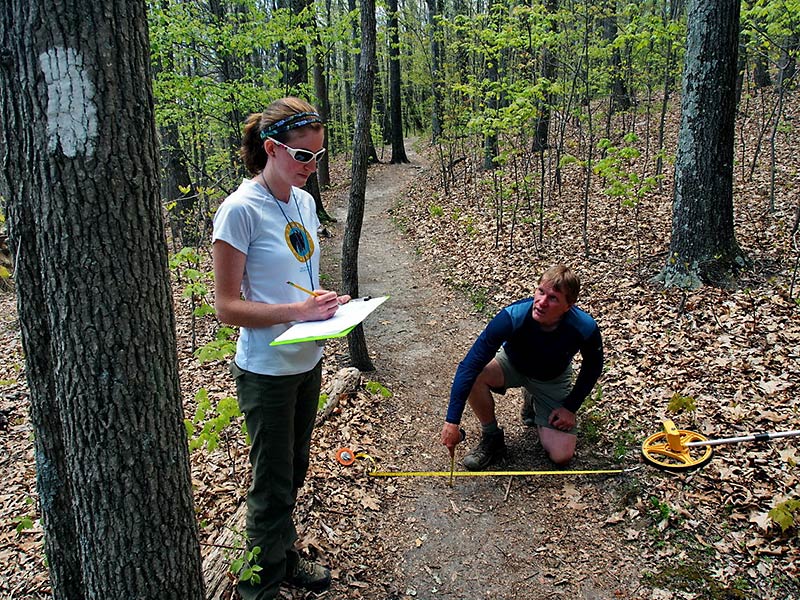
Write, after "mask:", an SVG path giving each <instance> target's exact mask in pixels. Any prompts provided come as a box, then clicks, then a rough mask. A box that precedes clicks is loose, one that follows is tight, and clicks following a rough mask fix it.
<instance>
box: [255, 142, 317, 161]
mask: <svg viewBox="0 0 800 600" xmlns="http://www.w3.org/2000/svg"><path fill="white" fill-rule="evenodd" d="M267 139H268V140H272V141H273V142H274V143H276V144H278V146H283V147H284V148H286V151H287V152H288V153H289V156H291V157H292V158H293V159H295V160H296V161H297V162H300V163H308V162H311V161H312V160H319V159H320V158H321V157H322V155H323V154H325V148H323V149H322V150H319V151H317V152H312V151H311V150H305V149H303V148H299V149H298V148H292V147H291V146H287V145H286V144H284V143H283V142H279V141H278V140H276V139H275V138H273V137H268V138H267Z"/></svg>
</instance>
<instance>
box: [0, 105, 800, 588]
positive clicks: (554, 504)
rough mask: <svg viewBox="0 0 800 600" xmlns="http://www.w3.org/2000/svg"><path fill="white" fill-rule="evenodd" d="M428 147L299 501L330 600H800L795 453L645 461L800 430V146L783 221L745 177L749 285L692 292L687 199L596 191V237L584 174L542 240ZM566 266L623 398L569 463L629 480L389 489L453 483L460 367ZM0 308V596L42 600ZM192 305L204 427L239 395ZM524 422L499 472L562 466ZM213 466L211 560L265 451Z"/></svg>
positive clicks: (243, 450) (14, 326)
mask: <svg viewBox="0 0 800 600" xmlns="http://www.w3.org/2000/svg"><path fill="white" fill-rule="evenodd" d="M793 114H794V115H796V116H797V115H798V111H797V110H796V107H795V110H794V113H793ZM406 150H407V152H408V153H409V156H410V159H411V163H410V164H402V165H389V164H380V165H375V166H372V167H370V170H369V177H368V186H367V200H366V208H365V216H364V224H363V229H362V234H361V245H360V252H359V282H360V290H359V291H360V293H361V294H362V295H367V294H369V295H372V296H379V295H388V296H390V298H389V300H388V301H387V302H386V303H385V304H384V305H383V306H381V307H380V308H379V309H378V310H377V311H376V312H375V313H373V314H372V315H370V317H368V319H367V321H366V322H365V328H364V329H365V334H366V340H367V345H368V348H369V350H370V355H371V357H372V360H373V363H374V366H375V370H374V371H372V372H368V373H363V374H362V381H361V385H360V386H359V388H358V390H357V391H356V392H355V393H354V394H352V395H351V396H349V397H346V398H343V399H342V401H341V403H340V406H339V407H338V408H337V409H336V410H335V411H334V413H333V414H332V415H331V416H330V417H328V418H327V419H326V420H325V421H324V422H323V423H322V424H321V425H320V426H319V427H318V428H317V429H316V431H315V434H314V440H313V448H312V464H311V469H310V472H309V476H308V479H307V482H306V486H305V487H304V489H303V491H302V492H301V496H300V498H299V502H298V509H297V520H298V523H299V528H300V536H301V537H300V543H301V545H302V546H303V547H304V548H305V549H306V550H307V551H308V552H309V553H310V554H311V555H313V556H316V557H318V559H319V560H321V561H322V562H324V563H326V564H328V565H330V566H331V567H332V568H333V574H334V581H333V584H332V586H331V589H330V590H329V591H327V592H325V593H323V594H319V595H317V596H316V597H318V598H329V599H332V600H350V599H365V600H411V599H434V598H436V599H442V600H479V599H483V598H492V599H497V600H512V599H519V600H523V599H524V600H537V599H545V598H547V599H550V598H582V599H612V598H622V599H643V600H645V599H659V600H662V599H663V600H667V599H676V600H677V599H694V598H709V599H711V598H714V599H721V598H763V599H789V598H798V597H800V584H798V581H799V580H800V541H798V535H797V533H798V529H797V527H798V524H797V522H795V524H794V525H793V526H788V527H787V529H786V530H785V531H783V530H782V528H781V527H780V526H778V524H777V523H776V522H774V521H773V520H772V519H770V518H769V517H768V511H770V510H771V509H773V508H774V507H776V506H779V505H781V503H782V502H784V501H785V500H787V499H790V498H795V499H797V498H800V477H798V475H799V474H798V467H797V464H798V462H800V459H799V458H798V457H799V456H800V451H798V446H797V442H794V441H793V440H779V441H776V442H774V443H770V444H752V443H749V444H748V443H744V444H739V445H734V446H722V447H720V448H719V449H718V450H717V451H716V453H715V454H714V457H713V458H712V460H711V461H710V462H709V463H708V464H707V465H706V466H704V467H702V468H700V469H697V470H694V471H691V472H687V473H668V472H664V471H660V470H657V469H655V468H653V467H651V466H650V465H646V464H644V463H643V462H642V461H641V458H640V446H641V443H642V441H643V439H644V438H645V437H647V436H649V435H651V434H653V433H657V432H658V431H659V430H660V428H661V425H660V422H661V419H662V418H664V417H670V418H672V419H673V420H675V422H676V424H677V425H678V426H679V427H680V428H681V429H690V430H693V431H697V432H701V433H703V434H704V435H706V436H708V437H728V436H732V435H743V434H745V433H754V432H758V431H767V430H770V431H772V430H793V429H800V416H799V413H800V400H799V399H798V398H800V394H799V392H800V350H798V348H800V318H798V312H799V311H800V306H798V303H797V302H796V298H797V296H798V290H797V288H796V287H794V288H792V276H793V272H792V267H793V264H794V261H795V260H796V258H797V247H796V245H794V246H793V243H792V238H791V235H792V226H793V223H794V219H795V210H796V207H797V197H796V192H795V191H793V190H796V189H798V187H800V181H798V173H800V158H798V156H797V153H796V152H795V151H794V147H793V146H791V145H790V144H789V143H787V149H786V152H785V154H784V155H780V157H779V164H780V170H779V173H778V184H779V187H778V195H777V197H776V200H775V207H774V209H773V210H767V209H766V200H765V194H764V189H765V185H766V184H765V183H764V180H763V179H762V180H759V178H758V177H756V178H755V179H754V180H752V179H751V180H748V181H746V182H739V183H737V191H736V193H737V198H739V200H738V201H737V207H736V208H737V238H738V241H739V243H740V244H741V245H742V247H743V248H744V249H745V251H746V252H747V253H748V255H749V256H750V258H751V259H752V261H753V266H752V268H751V269H750V270H748V272H747V273H746V274H745V276H744V278H743V280H742V284H741V286H740V287H738V288H737V289H735V290H720V289H715V288H702V289H699V290H696V291H694V292H682V291H679V290H664V289H663V288H662V287H661V286H659V285H658V284H656V283H653V282H652V281H651V278H652V277H653V276H654V275H655V274H657V272H658V270H659V268H660V266H661V265H663V263H664V261H665V260H666V250H667V248H668V243H669V227H670V206H671V205H670V200H671V198H670V196H669V193H668V191H666V190H670V189H671V185H670V183H669V182H665V185H664V188H665V191H664V192H663V193H660V194H652V195H651V197H648V198H647V199H646V200H644V201H643V202H642V203H641V204H639V205H637V207H636V208H635V209H634V208H631V207H626V206H623V205H621V204H620V203H619V201H618V200H615V199H611V198H604V197H603V196H602V195H600V194H597V195H596V196H593V198H592V203H591V206H590V209H589V211H588V220H589V223H590V225H589V227H588V229H582V228H581V226H580V222H581V219H580V215H581V214H582V209H583V207H582V205H581V202H580V194H579V191H578V190H580V188H581V186H580V182H576V183H574V184H573V187H570V181H569V180H570V173H569V172H567V173H566V174H565V179H566V180H567V182H566V184H565V188H564V190H563V191H562V192H561V196H560V197H559V198H553V199H548V200H547V201H546V202H545V205H544V208H545V210H544V215H545V222H544V224H543V229H542V230H540V229H538V224H539V221H538V220H537V219H535V218H530V213H529V212H526V211H529V209H530V206H528V207H527V208H526V207H525V206H519V207H517V208H518V209H519V210H518V212H514V213H512V212H511V211H510V210H509V211H506V212H500V211H498V210H497V206H495V205H494V204H493V201H492V182H491V178H489V179H488V180H487V179H484V178H483V175H479V176H476V175H475V173H473V172H471V171H469V170H466V169H465V171H464V173H463V175H462V176H461V177H458V178H456V179H455V180H454V181H453V182H451V183H450V189H449V193H444V192H443V191H442V183H441V177H440V172H439V169H438V167H437V165H436V160H437V158H436V156H435V154H434V153H433V152H432V151H431V149H430V148H427V147H424V146H419V147H416V146H413V145H412V144H410V143H409V145H407V147H406ZM387 160H388V159H387ZM464 162H466V161H464ZM338 169H339V171H338V172H335V173H334V174H333V179H334V181H340V182H341V181H345V182H346V181H347V180H348V178H349V177H348V173H347V171H346V166H345V165H339V166H338ZM347 191H348V190H347V187H346V186H345V185H339V186H338V187H334V188H333V189H332V190H330V191H329V192H328V193H327V194H326V201H327V203H328V209H329V211H330V212H331V214H332V215H333V216H335V217H336V219H337V221H336V222H335V223H333V224H331V225H329V226H328V229H329V232H330V234H331V237H330V238H327V239H325V240H324V242H323V256H324V257H325V264H324V267H323V270H324V272H325V275H326V276H327V279H326V280H325V281H324V282H323V284H324V285H325V286H326V287H331V288H336V287H337V285H338V280H339V265H338V260H339V256H340V251H339V250H340V245H341V240H342V232H343V228H344V226H345V221H346V214H347V209H346V204H347ZM587 243H588V248H589V252H588V258H587V252H586V247H587V246H586V245H587ZM556 262H565V263H567V264H570V265H572V266H573V268H575V270H576V271H577V272H578V274H579V275H580V277H581V279H582V282H583V290H582V292H581V298H580V299H579V302H578V304H579V305H580V306H581V307H583V308H585V309H586V310H588V312H590V313H591V314H593V315H594V316H595V317H596V319H597V320H598V322H599V324H600V327H601V330H602V332H603V336H604V347H605V353H606V369H605V372H604V374H603V376H602V378H601V381H600V383H599V384H598V387H597V389H596V390H595V393H594V394H593V396H592V398H590V399H589V400H587V402H586V403H585V404H584V406H583V407H582V409H581V411H580V413H579V444H578V451H577V456H576V459H575V460H574V461H573V463H572V464H571V465H570V469H574V470H576V471H577V470H590V469H621V470H624V472H623V473H620V474H615V475H580V474H575V475H540V476H525V477H513V478H511V477H463V478H456V479H455V481H454V483H453V485H452V487H450V486H449V485H448V482H447V479H446V478H435V477H420V478H378V477H372V476H370V475H369V471H370V470H371V468H372V465H373V461H374V464H376V465H377V466H378V467H379V468H380V469H382V470H402V471H444V470H448V469H449V466H450V464H449V462H450V461H449V456H448V454H447V452H446V450H445V449H444V448H443V447H442V446H441V445H440V443H439V432H440V430H441V426H442V422H443V418H444V413H445V409H446V405H447V400H448V396H449V387H450V383H451V381H452V377H453V374H454V372H455V369H456V366H457V364H458V362H459V361H460V360H461V358H462V357H463V355H464V354H465V353H466V351H467V350H468V349H469V346H470V345H471V343H472V342H473V341H474V339H475V337H476V336H477V335H478V334H479V333H480V331H481V330H482V328H483V327H484V326H485V324H486V323H487V322H488V321H489V319H490V318H491V317H492V316H493V315H494V313H495V312H496V310H498V309H499V308H501V307H502V306H504V305H505V304H508V303H510V302H511V301H513V300H516V299H518V298H521V297H525V296H529V295H530V294H532V292H533V289H534V287H535V284H536V280H537V278H538V275H539V274H540V273H541V271H543V270H544V269H545V268H547V267H548V266H550V265H552V264H554V263H556ZM790 292H793V294H794V295H793V296H792V295H791V293H790ZM0 303H1V304H2V305H1V306H0V315H1V316H2V317H1V318H0V352H1V353H2V355H3V356H4V360H3V363H2V370H1V371H0V384H2V385H0V477H2V480H3V482H4V486H3V490H0V525H1V527H0V571H1V572H2V573H3V577H2V578H0V599H2V600H6V599H21V598H25V599H32V600H33V599H36V600H39V599H40V598H46V597H47V591H48V582H47V574H46V568H45V567H44V562H43V557H42V556H41V528H40V525H39V523H38V520H37V519H38V514H37V511H38V507H37V502H36V490H35V474H34V465H33V456H32V444H31V439H30V438H31V429H30V424H29V422H28V414H27V389H26V386H25V383H24V366H23V364H24V363H23V359H22V352H21V349H20V342H19V325H18V323H17V322H16V318H15V316H14V312H15V311H14V299H13V295H12V294H8V293H4V294H0ZM176 309H177V312H178V334H179V357H180V363H181V385H182V388H183V393H184V398H185V403H186V416H187V418H190V419H191V418H193V416H194V415H195V411H196V401H195V400H194V398H195V396H196V394H197V393H198V391H199V390H206V391H207V392H208V395H209V397H210V398H211V399H212V401H218V400H220V399H222V398H225V397H228V396H232V395H233V394H234V390H233V386H232V384H231V382H230V378H229V376H228V374H227V372H226V364H225V361H211V362H207V363H203V364H201V363H199V362H198V361H197V359H196V358H195V357H194V356H193V350H194V349H195V348H196V346H197V345H198V344H203V343H205V342H206V341H208V340H210V339H211V338H212V336H213V332H214V327H213V324H205V325H203V326H198V325H196V324H195V325H194V326H192V324H191V320H190V319H189V318H188V312H189V311H188V308H187V305H186V301H185V300H183V299H181V297H180V289H178V287H177V286H176ZM193 340H195V341H193ZM347 364H348V357H347V346H346V343H345V342H343V341H336V342H330V343H328V345H327V346H326V359H325V372H324V378H325V382H326V383H327V382H330V381H331V380H332V379H333V377H334V376H335V374H336V373H337V371H338V370H339V369H340V368H342V367H345V366H347ZM520 405H521V396H520V395H519V394H518V393H517V392H515V391H510V392H509V393H508V394H506V396H504V397H500V398H498V415H499V416H498V420H499V422H500V424H501V426H503V427H504V428H505V431H506V440H507V443H508V444H509V447H510V451H511V455H510V457H509V459H508V460H507V461H506V462H505V463H504V464H503V465H501V467H502V468H503V469H508V470H536V471H539V470H542V471H547V470H552V469H553V468H554V467H553V466H552V465H551V464H549V463H548V461H547V459H546V457H545V456H544V454H543V453H542V451H541V450H540V448H539V446H538V441H537V438H536V434H535V432H534V431H533V430H531V429H529V428H527V427H525V426H524V425H523V424H522V422H521V421H520V419H519V410H520ZM463 426H464V427H465V429H466V430H467V439H466V442H465V443H464V444H461V445H459V447H458V449H457V461H458V462H460V459H461V458H462V457H463V456H464V454H465V453H466V452H467V451H468V450H469V449H470V448H471V447H473V445H474V444H476V443H477V441H478V438H479V428H478V425H477V421H476V420H475V418H474V416H473V415H472V414H471V413H470V412H469V410H468V411H467V412H466V413H465V416H464V421H463ZM343 446H347V447H349V448H350V449H352V450H353V451H355V452H357V453H363V454H364V455H367V456H368V457H369V458H367V457H366V456H363V457H361V458H360V459H359V460H358V461H357V462H356V463H355V464H354V465H352V466H349V467H348V466H343V465H340V464H339V463H338V462H336V460H335V453H336V450H337V449H338V448H340V447H343ZM191 460H192V476H193V484H194V486H195V490H196V503H197V510H198V514H199V517H200V528H201V529H200V532H201V543H202V544H203V551H204V553H206V554H208V553H210V552H211V551H212V550H214V549H215V548H216V546H215V544H217V545H218V540H219V536H220V533H221V532H222V531H224V530H225V529H226V528H229V527H232V526H233V527H234V529H236V525H237V524H236V523H231V522H230V521H231V518H232V515H234V514H235V513H236V511H237V508H238V507H240V506H241V503H242V502H243V499H244V496H245V494H246V488H247V485H248V468H247V447H246V444H245V443H244V440H243V436H242V435H241V434H240V433H239V432H238V431H236V428H235V427H233V428H229V429H227V430H225V431H223V433H222V436H221V443H220V445H219V447H217V448H216V449H207V448H201V449H199V450H196V451H194V452H193V453H192V455H191ZM457 464H458V463H457ZM461 468H462V467H460V465H458V466H457V469H461ZM795 514H797V513H795ZM26 519H30V522H28V521H27V520H26ZM234 554H235V550H231V556H233V555H234ZM231 590H232V586H228V589H227V592H226V593H225V594H223V595H221V596H219V597H224V598H228V597H230V596H231V593H232V592H231ZM306 597H312V596H309V595H305V594H302V593H300V592H299V591H293V590H286V591H285V592H284V598H286V599H288V598H293V599H299V598H306Z"/></svg>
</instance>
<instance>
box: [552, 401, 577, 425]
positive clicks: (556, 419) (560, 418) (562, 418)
mask: <svg viewBox="0 0 800 600" xmlns="http://www.w3.org/2000/svg"><path fill="white" fill-rule="evenodd" d="M549 422H550V425H551V426H552V427H555V428H556V429H558V430H559V431H570V430H571V429H572V428H573V427H575V413H574V412H572V411H569V410H567V409H566V408H564V407H563V406H562V407H561V408H557V409H555V410H554V411H553V412H551V413H550V419H549Z"/></svg>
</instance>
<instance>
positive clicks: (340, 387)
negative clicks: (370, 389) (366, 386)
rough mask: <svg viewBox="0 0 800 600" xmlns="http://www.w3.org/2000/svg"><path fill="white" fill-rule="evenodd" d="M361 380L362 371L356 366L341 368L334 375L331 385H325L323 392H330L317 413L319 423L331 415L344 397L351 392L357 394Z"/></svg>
mask: <svg viewBox="0 0 800 600" xmlns="http://www.w3.org/2000/svg"><path fill="white" fill-rule="evenodd" d="M360 382H361V371H359V370H358V369H356V368H355V367H345V368H344V369H340V370H339V372H338V373H336V375H335V376H334V378H333V380H332V381H331V382H330V384H329V385H327V386H326V387H325V390H323V393H327V394H328V399H327V401H326V402H325V405H324V406H323V407H322V410H320V411H319V414H318V415H317V425H319V424H320V423H322V422H323V421H324V420H325V419H327V418H328V417H329V416H331V413H332V412H333V411H334V409H335V408H336V407H337V406H338V405H339V401H340V400H341V399H342V398H346V397H347V396H349V395H351V394H355V392H356V390H357V389H358V385H359V383H360Z"/></svg>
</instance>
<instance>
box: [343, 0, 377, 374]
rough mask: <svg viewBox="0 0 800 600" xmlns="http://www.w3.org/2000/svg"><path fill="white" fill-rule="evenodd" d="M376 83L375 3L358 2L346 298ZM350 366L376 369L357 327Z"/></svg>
mask: <svg viewBox="0 0 800 600" xmlns="http://www.w3.org/2000/svg"><path fill="white" fill-rule="evenodd" d="M374 82H375V1H374V0H361V57H360V60H359V61H358V71H357V72H356V90H355V99H356V124H355V132H354V134H353V167H352V174H353V176H352V184H351V186H350V198H349V200H348V209H347V222H346V223H345V232H344V239H343V240H342V284H343V285H344V292H345V294H349V295H351V296H353V297H354V298H355V297H356V296H358V244H359V240H360V238H361V227H362V224H363V222H364V202H365V196H366V191H367V165H368V163H369V155H370V146H371V140H372V138H371V136H370V132H369V129H370V122H371V118H370V115H371V113H372V94H373V85H374ZM347 344H348V347H349V350H350V362H351V363H352V364H353V366H354V367H355V368H357V369H358V370H360V371H373V370H374V369H375V367H373V365H372V360H370V357H369V352H368V351H367V342H366V339H365V338H364V329H363V327H362V326H361V325H359V326H358V327H356V328H355V329H354V330H353V332H352V333H351V334H350V335H348V336H347Z"/></svg>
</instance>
